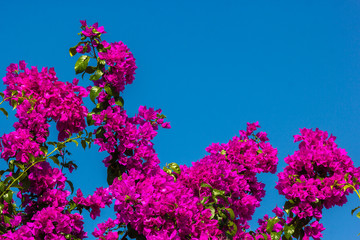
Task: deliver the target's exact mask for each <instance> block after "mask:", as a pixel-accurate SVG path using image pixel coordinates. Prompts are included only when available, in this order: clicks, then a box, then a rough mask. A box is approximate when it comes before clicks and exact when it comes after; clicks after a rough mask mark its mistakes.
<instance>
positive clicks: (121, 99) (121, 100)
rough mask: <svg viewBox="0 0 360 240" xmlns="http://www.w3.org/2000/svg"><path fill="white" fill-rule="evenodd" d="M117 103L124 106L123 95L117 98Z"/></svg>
mask: <svg viewBox="0 0 360 240" xmlns="http://www.w3.org/2000/svg"><path fill="white" fill-rule="evenodd" d="M115 104H116V105H118V106H120V107H124V99H123V98H122V97H119V98H117V99H115Z"/></svg>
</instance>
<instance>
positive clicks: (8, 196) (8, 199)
mask: <svg viewBox="0 0 360 240" xmlns="http://www.w3.org/2000/svg"><path fill="white" fill-rule="evenodd" d="M3 197H4V200H5V201H6V202H7V203H9V204H10V203H11V200H12V197H13V191H11V190H9V191H8V192H7V193H5V194H4V196H3Z"/></svg>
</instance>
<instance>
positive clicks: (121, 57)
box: [99, 41, 137, 92]
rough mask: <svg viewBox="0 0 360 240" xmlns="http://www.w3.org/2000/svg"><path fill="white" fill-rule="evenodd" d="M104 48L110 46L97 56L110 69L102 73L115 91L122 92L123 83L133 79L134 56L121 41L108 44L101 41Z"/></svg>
mask: <svg viewBox="0 0 360 240" xmlns="http://www.w3.org/2000/svg"><path fill="white" fill-rule="evenodd" d="M102 44H103V45H104V47H105V48H107V47H110V49H108V50H107V51H106V52H100V53H99V58H100V59H103V60H105V61H106V64H108V65H109V66H110V71H108V72H106V73H105V74H104V79H105V81H106V83H109V84H111V85H112V86H113V87H114V88H115V89H116V91H119V92H122V91H124V89H125V85H127V84H131V83H132V82H133V81H134V79H135V78H134V74H135V70H136V68H137V67H136V65H135V58H134V56H133V54H132V53H131V52H130V50H129V48H128V47H127V46H126V45H125V44H124V43H123V42H115V43H111V44H110V45H109V44H108V43H107V42H105V41H103V42H102Z"/></svg>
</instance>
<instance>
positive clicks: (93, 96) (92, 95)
mask: <svg viewBox="0 0 360 240" xmlns="http://www.w3.org/2000/svg"><path fill="white" fill-rule="evenodd" d="M101 91H102V88H101V87H98V86H93V87H92V88H91V90H90V99H91V101H93V103H95V99H96V97H97V96H99V93H100V92H101Z"/></svg>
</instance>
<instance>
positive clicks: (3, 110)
mask: <svg viewBox="0 0 360 240" xmlns="http://www.w3.org/2000/svg"><path fill="white" fill-rule="evenodd" d="M0 111H2V112H3V113H4V114H5V116H6V118H8V116H9V114H8V112H7V111H6V110H5V109H4V108H0Z"/></svg>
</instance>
